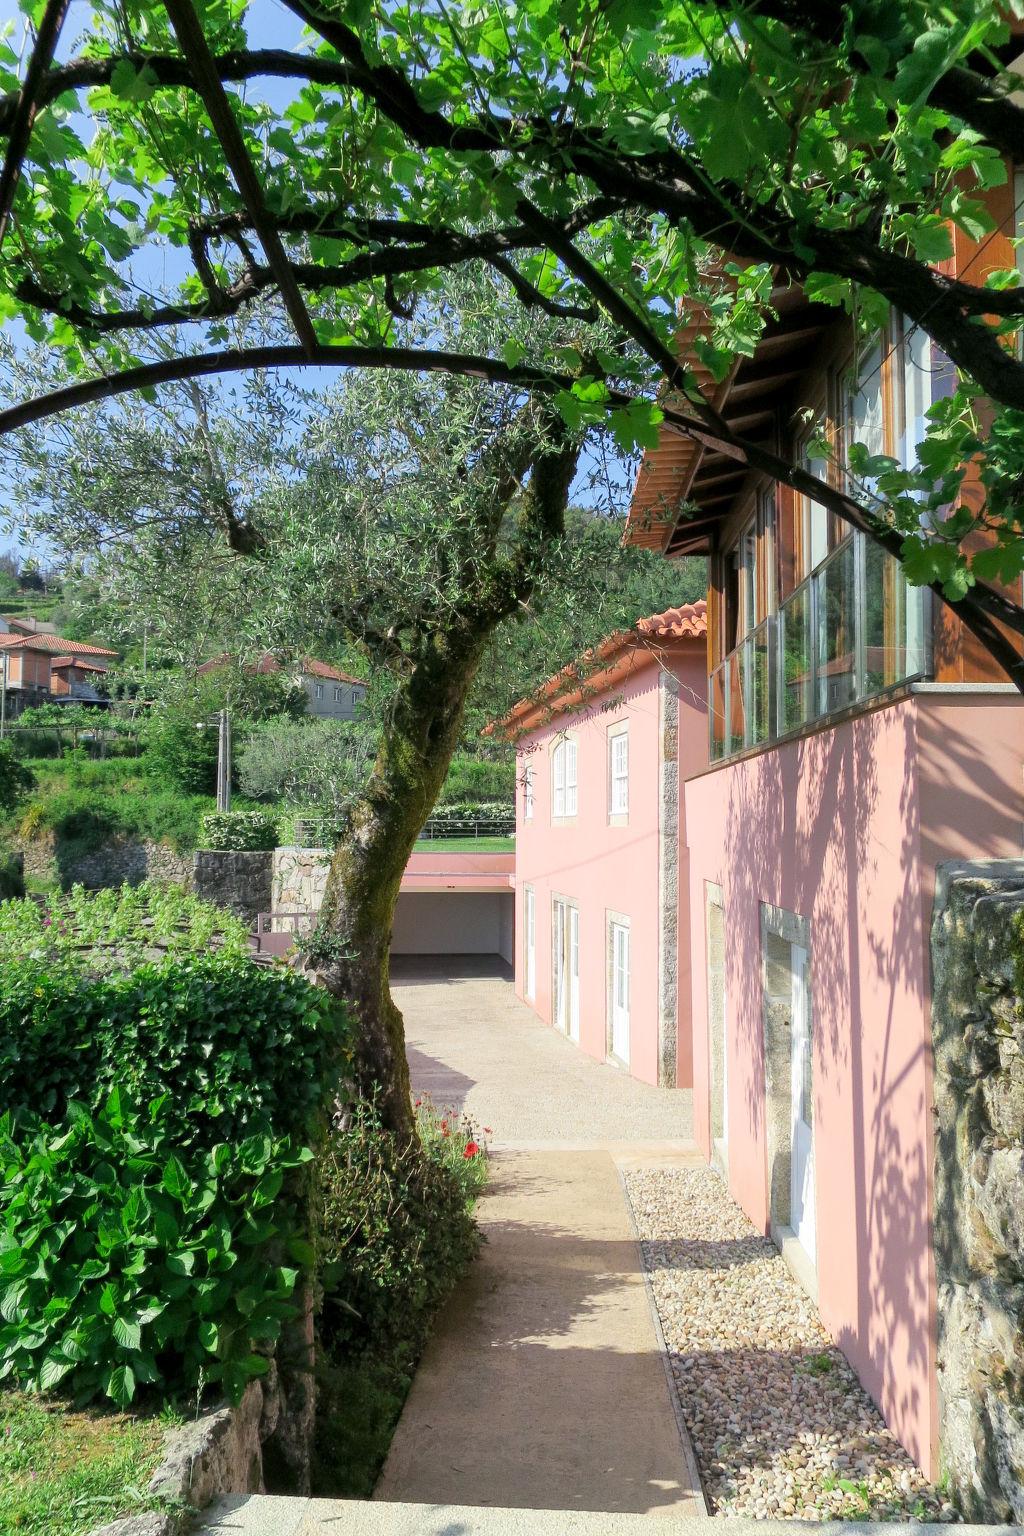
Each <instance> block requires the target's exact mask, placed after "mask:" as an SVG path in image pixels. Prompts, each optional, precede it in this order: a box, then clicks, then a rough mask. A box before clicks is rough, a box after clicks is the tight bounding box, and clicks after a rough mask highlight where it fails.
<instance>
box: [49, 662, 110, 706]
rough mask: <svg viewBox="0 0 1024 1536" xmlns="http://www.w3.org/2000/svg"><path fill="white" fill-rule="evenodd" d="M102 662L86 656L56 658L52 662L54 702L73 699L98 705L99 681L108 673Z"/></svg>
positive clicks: (51, 684)
mask: <svg viewBox="0 0 1024 1536" xmlns="http://www.w3.org/2000/svg"><path fill="white" fill-rule="evenodd" d="M106 670H107V669H106V667H104V666H103V665H102V664H101V663H100V662H97V661H92V660H89V659H87V658H86V657H84V656H55V657H54V658H53V660H52V661H51V662H50V693H51V695H52V697H53V699H54V700H60V699H73V700H75V701H76V702H78V703H80V704H97V703H99V702H100V698H101V695H100V694H99V693H98V692H97V689H96V682H97V679H98V678H100V677H102V676H103V674H104V672H106Z"/></svg>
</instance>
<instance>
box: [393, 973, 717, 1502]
mask: <svg viewBox="0 0 1024 1536" xmlns="http://www.w3.org/2000/svg"><path fill="white" fill-rule="evenodd" d="M395 992H396V997H397V1000H398V1002H399V1005H400V1006H401V1008H402V1009H403V1011H404V1013H405V1019H406V1029H407V1034H408V1039H409V1057H410V1063H411V1066H412V1074H413V1083H414V1086H415V1087H416V1089H417V1090H423V1089H429V1091H430V1092H431V1093H432V1094H433V1096H434V1097H435V1099H436V1100H437V1102H438V1103H439V1104H445V1105H447V1104H458V1105H459V1106H460V1107H465V1108H466V1109H467V1111H468V1112H469V1113H471V1114H472V1115H473V1116H474V1118H475V1119H477V1120H478V1121H481V1122H483V1121H484V1120H485V1119H486V1123H487V1124H488V1125H490V1126H492V1127H493V1130H494V1137H495V1143H494V1144H495V1146H496V1147H497V1150H496V1151H495V1152H494V1154H493V1156H492V1165H491V1179H490V1182H489V1186H488V1191H487V1193H486V1195H485V1196H484V1198H483V1200H482V1201H481V1204H480V1208H479V1218H480V1222H481V1225H482V1227H483V1230H484V1235H485V1244H484V1248H483V1252H482V1254H481V1257H480V1258H479V1259H478V1261H477V1262H476V1264H475V1265H474V1266H473V1269H472V1270H471V1272H470V1274H469V1275H468V1277H467V1278H466V1280H465V1282H464V1283H463V1284H462V1285H461V1286H460V1287H459V1289H458V1292H457V1294H456V1295H455V1296H454V1297H453V1298H452V1300H451V1301H450V1303H449V1304H448V1306H447V1307H446V1308H445V1309H444V1310H443V1312H442V1314H441V1317H440V1318H439V1320H438V1325H437V1328H436V1330H435V1333H434V1336H433V1338H432V1340H431V1343H430V1345H429V1346H428V1348H427V1351H426V1353H425V1355H424V1358H423V1360H422V1362H421V1364H420V1367H419V1370H418V1371H417V1374H416V1379H415V1381H414V1383H413V1387H412V1391H411V1392H410V1394H409V1398H408V1401H407V1402H406V1406H405V1409H404V1412H403V1414H402V1418H401V1421H400V1423H399V1426H398V1430H397V1432H396V1434H395V1438H394V1441H393V1443H392V1447H391V1453H390V1455H389V1457H388V1461H387V1464H386V1466H385V1468H384V1471H383V1473H382V1475H381V1478H380V1481H379V1483H378V1485H377V1489H376V1492H375V1494H374V1497H375V1499H377V1500H382V1501H391V1502H394V1503H396V1504H402V1503H417V1504H431V1505H444V1504H461V1505H475V1506H488V1505H489V1506H492V1507H501V1508H507V1509H516V1508H519V1509H530V1508H532V1509H555V1510H564V1511H569V1510H575V1511H583V1510H602V1511H606V1512H623V1513H628V1512H632V1513H645V1514H648V1515H675V1516H679V1515H699V1514H703V1513H704V1504H703V1500H702V1498H701V1496H700V1494H699V1490H698V1483H697V1475H696V1468H695V1464H694V1463H693V1460H692V1453H691V1452H690V1451H689V1446H688V1442H687V1441H686V1439H685V1436H681V1434H680V1430H679V1427H678V1425H677V1422H676V1418H675V1413H674V1407H673V1399H672V1398H671V1396H670V1393H669V1389H668V1384H667V1380H666V1376H665V1366H664V1360H663V1357H662V1353H661V1348H660V1343H659V1337H658V1333H657V1327H656V1323H655V1321H654V1315H653V1312H652V1309H651V1305H650V1302H649V1299H648V1294H647V1289H646V1281H645V1278H644V1274H643V1271H642V1268H641V1265H640V1260H639V1254H638V1249H637V1243H636V1235H635V1232H634V1229H633V1225H632V1219H631V1216H630V1214H629V1209H628V1206H627V1204H626V1200H625V1195H624V1192H623V1186H622V1180H621V1177H620V1166H619V1165H620V1164H621V1163H623V1162H626V1161H634V1160H640V1161H642V1162H650V1161H661V1160H663V1159H670V1160H671V1161H673V1162H686V1161H690V1160H692V1159H694V1158H695V1157H696V1153H695V1152H694V1150H693V1148H692V1144H691V1143H689V1142H688V1141H687V1140H686V1133H687V1132H688V1130H689V1123H690V1122H689V1095H688V1094H683V1093H677V1092H669V1091H661V1090H658V1089H655V1088H648V1087H645V1086H644V1085H643V1084H640V1083H636V1082H635V1081H634V1080H633V1079H632V1078H630V1077H628V1076H626V1075H625V1074H624V1073H621V1072H618V1071H616V1070H615V1069H614V1068H611V1067H606V1066H604V1065H602V1064H599V1063H597V1062H593V1061H590V1060H589V1059H588V1058H586V1057H584V1056H583V1055H582V1054H581V1052H580V1051H579V1050H578V1049H577V1048H576V1047H575V1046H574V1045H572V1044H570V1043H569V1042H567V1041H565V1040H564V1039H562V1038H561V1037H560V1036H558V1035H557V1034H556V1033H555V1031H553V1030H551V1029H548V1028H547V1027H546V1026H545V1025H543V1024H541V1023H540V1022H539V1020H537V1018H536V1016H535V1015H534V1014H533V1013H532V1012H531V1011H530V1010H529V1009H526V1008H524V1007H523V1006H522V1004H520V1003H519V1002H517V1001H516V999H515V997H514V995H513V993H512V989H511V986H510V985H509V983H508V981H506V980H503V979H501V978H499V977H494V976H490V977H481V976H464V977H462V978H460V979H458V980H448V981H445V980H439V979H438V978H437V977H436V976H433V977H432V976H430V975H429V973H426V974H425V973H424V972H422V971H421V972H419V973H418V974H416V975H413V976H408V977H406V978H403V979H401V980H398V979H397V978H396V980H395Z"/></svg>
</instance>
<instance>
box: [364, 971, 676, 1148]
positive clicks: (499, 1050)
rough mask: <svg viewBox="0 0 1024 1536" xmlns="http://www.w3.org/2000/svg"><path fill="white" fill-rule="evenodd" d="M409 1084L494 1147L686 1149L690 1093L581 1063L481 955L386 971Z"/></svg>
mask: <svg viewBox="0 0 1024 1536" xmlns="http://www.w3.org/2000/svg"><path fill="white" fill-rule="evenodd" d="M392 990H393V992H394V996H395V1000H396V1002H397V1003H398V1006H399V1007H400V1008H401V1010H402V1012H403V1014H404V1015H405V1032H406V1040H407V1042H408V1050H409V1066H410V1068H411V1071H412V1078H413V1083H414V1085H415V1087H416V1089H417V1091H420V1092H426V1093H429V1094H430V1095H431V1097H432V1098H433V1099H434V1102H435V1103H436V1104H437V1105H438V1106H448V1105H451V1106H452V1107H453V1108H456V1109H463V1108H464V1109H465V1110H466V1112H467V1113H468V1114H470V1115H472V1117H473V1119H474V1120H475V1121H476V1123H477V1124H478V1125H489V1126H491V1127H492V1129H493V1131H494V1136H493V1140H492V1145H493V1146H495V1147H502V1146H506V1145H509V1146H516V1147H520V1148H522V1147H528V1146H531V1145H535V1146H538V1147H545V1146H550V1145H552V1144H553V1143H561V1144H564V1145H567V1146H568V1145H573V1144H580V1145H593V1144H594V1143H598V1144H609V1143H612V1144H622V1145H626V1144H630V1145H635V1144H636V1143H637V1142H644V1141H646V1142H651V1141H655V1142H666V1141H667V1142H676V1143H678V1144H679V1146H680V1148H682V1147H683V1146H684V1145H686V1146H688V1145H689V1144H690V1138H691V1137H692V1134H693V1121H692V1115H691V1095H690V1093H689V1092H688V1091H683V1090H680V1089H671V1088H651V1087H649V1086H648V1085H647V1084H646V1083H638V1082H637V1081H636V1079H635V1078H632V1077H630V1076H629V1074H628V1073H627V1072H623V1071H620V1070H619V1069H618V1068H617V1067H611V1066H607V1065H606V1064H605V1063H604V1062H597V1061H594V1060H592V1059H591V1058H590V1057H589V1056H585V1055H584V1054H583V1052H582V1051H581V1050H580V1048H579V1047H578V1046H576V1045H573V1044H572V1042H571V1041H569V1040H567V1039H566V1038H565V1036H564V1035H562V1034H560V1033H559V1032H558V1031H557V1030H555V1029H552V1028H550V1027H549V1026H548V1025H547V1024H542V1023H541V1021H540V1019H539V1018H538V1017H537V1015H536V1014H535V1013H534V1012H533V1010H532V1009H530V1008H527V1007H526V1006H525V1005H524V1004H523V1003H521V1002H520V1001H519V999H518V998H517V997H516V995H515V993H514V991H513V990H512V986H511V984H510V982H509V981H508V979H507V973H506V975H502V974H500V973H497V970H496V966H495V963H494V962H493V961H492V960H491V959H490V957H476V956H467V957H465V958H464V959H463V961H462V963H461V964H459V963H457V962H456V961H454V960H452V959H450V958H449V957H448V956H439V957H437V959H436V960H433V961H432V960H431V959H430V958H429V957H424V958H423V959H416V960H411V959H402V960H399V961H396V962H395V963H394V965H393V972H392Z"/></svg>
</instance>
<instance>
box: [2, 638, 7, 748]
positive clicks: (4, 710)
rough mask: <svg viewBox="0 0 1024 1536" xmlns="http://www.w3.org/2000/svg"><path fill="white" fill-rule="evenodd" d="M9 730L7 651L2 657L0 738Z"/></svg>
mask: <svg viewBox="0 0 1024 1536" xmlns="http://www.w3.org/2000/svg"><path fill="white" fill-rule="evenodd" d="M6 732H7V652H6V650H5V651H4V653H3V656H2V658H0V740H2V739H3V737H4V736H5V735H6Z"/></svg>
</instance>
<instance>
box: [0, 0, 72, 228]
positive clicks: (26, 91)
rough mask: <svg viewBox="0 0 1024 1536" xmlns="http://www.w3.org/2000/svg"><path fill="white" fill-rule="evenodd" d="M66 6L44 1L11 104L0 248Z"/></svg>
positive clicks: (1, 175)
mask: <svg viewBox="0 0 1024 1536" xmlns="http://www.w3.org/2000/svg"><path fill="white" fill-rule="evenodd" d="M69 4H70V0H46V5H45V7H44V9H43V14H42V17H41V18H40V22H39V30H38V32H37V33H36V41H35V45H34V47H33V49H32V52H31V54H30V55H29V61H28V68H27V69H26V70H25V78H24V80H23V81H22V84H21V89H20V91H18V93H17V97H16V100H15V103H14V111H13V113H12V117H11V126H10V138H9V140H8V144H7V153H6V154H5V155H4V163H3V168H2V169H0V246H2V245H3V240H4V235H5V234H6V233H7V221H8V219H9V218H10V214H11V206H12V204H13V202H14V194H15V192H16V191H17V188H18V180H19V178H20V176H21V166H22V162H23V160H24V159H25V152H26V150H27V149H28V144H29V139H30V138H31V137H32V124H33V123H34V122H35V120H36V113H37V112H38V111H39V96H40V89H41V86H42V82H43V77H44V76H45V74H46V71H47V69H48V68H49V65H50V60H51V59H52V58H53V53H54V49H55V48H56V46H57V39H58V38H59V37H60V29H61V27H62V26H63V25H64V17H65V16H66V15H67V10H68V5H69Z"/></svg>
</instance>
